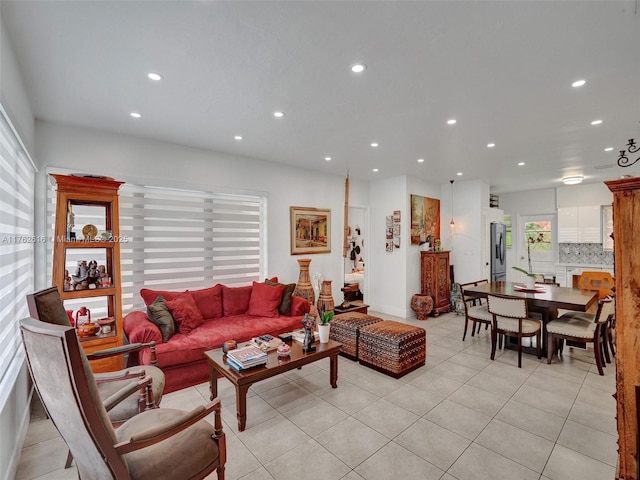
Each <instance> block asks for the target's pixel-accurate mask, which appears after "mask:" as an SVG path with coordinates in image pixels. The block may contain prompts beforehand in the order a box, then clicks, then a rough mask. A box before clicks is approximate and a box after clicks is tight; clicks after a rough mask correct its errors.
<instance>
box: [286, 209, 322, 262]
mask: <svg viewBox="0 0 640 480" xmlns="http://www.w3.org/2000/svg"><path fill="white" fill-rule="evenodd" d="M289 216H290V223H291V225H290V229H291V255H307V254H310V253H331V210H329V209H322V208H311V207H289Z"/></svg>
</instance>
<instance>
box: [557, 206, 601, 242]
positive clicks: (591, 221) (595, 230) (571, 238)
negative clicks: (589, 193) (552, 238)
mask: <svg viewBox="0 0 640 480" xmlns="http://www.w3.org/2000/svg"><path fill="white" fill-rule="evenodd" d="M558 243H602V231H601V220H600V205H587V206H581V207H561V208H558Z"/></svg>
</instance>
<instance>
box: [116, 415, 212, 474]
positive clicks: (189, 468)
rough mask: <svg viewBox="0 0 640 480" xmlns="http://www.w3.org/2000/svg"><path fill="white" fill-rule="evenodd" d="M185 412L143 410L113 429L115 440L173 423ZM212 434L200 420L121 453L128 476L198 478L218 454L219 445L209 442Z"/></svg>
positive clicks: (210, 429) (125, 439) (210, 428)
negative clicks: (171, 434) (146, 445)
mask: <svg viewBox="0 0 640 480" xmlns="http://www.w3.org/2000/svg"><path fill="white" fill-rule="evenodd" d="M184 414H185V412H184V411H181V410H174V409H172V408H158V409H155V410H150V411H147V412H142V413H140V414H138V415H136V416H135V417H132V418H131V419H130V420H128V421H127V422H126V423H125V424H123V425H122V426H121V427H120V428H118V429H116V430H115V434H116V438H117V440H118V442H126V441H127V440H129V438H135V435H136V434H138V433H140V432H145V431H149V430H153V429H154V428H157V427H158V425H168V424H171V423H173V422H176V421H177V420H179V419H180V418H181V417H183V416H184ZM213 434H214V429H213V426H212V425H211V424H209V423H208V422H204V421H201V422H198V423H196V424H195V425H193V426H191V427H190V428H189V429H187V430H183V431H182V432H180V433H178V434H176V435H174V436H173V437H171V438H168V439H166V440H163V441H162V442H160V443H157V444H155V445H152V446H150V447H147V448H145V449H142V450H136V451H134V452H130V453H127V454H124V455H123V458H124V460H125V462H126V464H127V467H128V469H129V474H130V475H131V478H135V479H136V480H157V479H160V478H197V477H198V474H199V473H200V472H203V471H206V470H207V469H208V468H209V467H210V465H211V463H212V459H216V458H219V456H220V453H219V449H218V444H217V443H215V442H213V441H211V437H212V436H213ZM194 445H198V448H194Z"/></svg>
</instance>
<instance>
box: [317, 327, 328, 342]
mask: <svg viewBox="0 0 640 480" xmlns="http://www.w3.org/2000/svg"><path fill="white" fill-rule="evenodd" d="M329 327H331V324H327V325H318V333H319V334H320V343H327V342H328V341H329Z"/></svg>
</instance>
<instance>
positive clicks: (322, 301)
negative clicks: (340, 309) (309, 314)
mask: <svg viewBox="0 0 640 480" xmlns="http://www.w3.org/2000/svg"><path fill="white" fill-rule="evenodd" d="M317 307H318V311H319V312H333V307H334V303H333V295H332V294H331V280H323V281H322V286H321V287H320V295H318V305H317Z"/></svg>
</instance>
